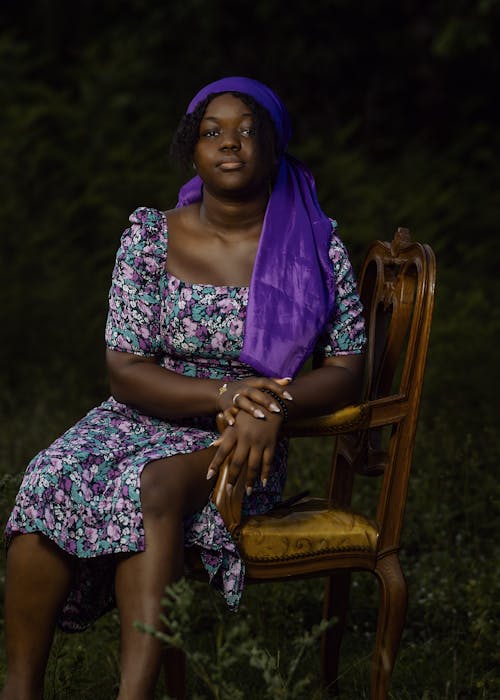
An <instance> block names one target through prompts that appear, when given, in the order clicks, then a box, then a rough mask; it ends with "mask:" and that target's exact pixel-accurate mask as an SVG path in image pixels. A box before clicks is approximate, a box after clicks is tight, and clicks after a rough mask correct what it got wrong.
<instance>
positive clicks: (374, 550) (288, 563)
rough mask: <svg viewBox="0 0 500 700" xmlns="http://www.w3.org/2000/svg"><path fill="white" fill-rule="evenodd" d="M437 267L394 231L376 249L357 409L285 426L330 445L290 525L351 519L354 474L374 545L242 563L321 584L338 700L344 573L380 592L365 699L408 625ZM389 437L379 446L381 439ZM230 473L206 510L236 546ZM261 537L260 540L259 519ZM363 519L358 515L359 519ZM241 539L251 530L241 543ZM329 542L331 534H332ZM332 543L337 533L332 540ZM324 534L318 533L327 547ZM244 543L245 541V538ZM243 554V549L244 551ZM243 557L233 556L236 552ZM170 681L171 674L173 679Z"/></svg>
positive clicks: (266, 576) (325, 643) (385, 677)
mask: <svg viewBox="0 0 500 700" xmlns="http://www.w3.org/2000/svg"><path fill="white" fill-rule="evenodd" d="M435 277H436V263H435V257H434V253H433V251H432V249H431V248H430V247H429V246H428V245H424V244H421V243H417V242H412V241H411V238H410V234H409V231H408V230H407V229H403V228H399V229H398V230H397V231H396V234H395V236H394V239H393V241H392V242H390V243H388V242H382V241H376V242H374V243H373V244H372V245H371V246H370V248H369V250H368V252H367V254H366V257H365V260H364V263H363V265H362V269H361V272H360V275H359V281H358V288H359V292H360V296H361V299H362V302H363V304H364V313H365V318H366V324H367V334H368V348H367V355H366V358H367V359H366V372H365V376H366V379H365V385H364V390H363V397H362V401H361V403H360V404H359V405H356V406H349V407H347V408H344V409H341V410H339V411H336V412H335V413H332V414H330V415H325V416H318V417H315V418H308V419H305V420H300V421H297V422H294V423H293V424H289V425H287V426H286V430H285V433H286V435H288V436H289V437H293V438H296V437H311V436H330V437H335V438H336V447H335V449H334V456H333V460H332V469H331V478H330V484H329V489H328V496H327V498H326V499H315V500H314V501H311V502H310V503H307V502H305V501H299V503H297V504H295V505H293V506H291V507H290V508H289V512H288V514H287V518H288V519H289V520H290V522H291V523H292V528H293V519H294V517H295V515H296V513H297V511H299V510H300V509H301V508H303V507H304V505H305V506H306V507H307V508H312V511H315V510H317V509H318V508H323V509H326V510H327V511H328V512H329V513H330V514H332V513H333V514H338V513H340V514H341V515H345V514H347V515H349V517H355V518H358V514H355V513H354V512H351V511H350V504H351V497H352V492H353V484H354V478H355V475H356V474H358V475H365V476H378V477H379V478H380V482H381V483H380V488H379V493H378V502H377V504H376V512H375V514H374V517H372V518H371V520H370V521H369V522H370V525H369V526H367V527H368V529H370V531H371V535H372V536H373V537H372V540H371V541H372V544H371V545H369V546H367V547H364V548H358V547H349V546H338V545H332V546H331V547H329V548H328V547H327V548H326V549H324V548H323V550H321V551H314V547H312V550H311V552H310V553H309V554H305V555H304V553H303V552H301V554H300V556H299V555H297V554H296V553H295V554H294V553H293V552H291V554H290V555H287V556H281V555H279V556H276V557H269V556H267V557H262V558H259V555H258V554H257V555H256V556H252V557H250V558H249V557H246V556H245V553H244V551H242V556H243V558H244V559H245V566H246V581H247V582H248V583H263V582H266V581H272V580H291V579H298V578H306V577H310V576H318V575H323V576H325V577H326V588H325V597H324V606H323V618H324V619H329V618H331V617H332V616H333V617H336V618H337V620H338V622H337V624H335V625H334V626H333V627H330V628H329V629H328V630H327V631H326V632H325V633H324V634H323V637H322V642H321V661H322V675H323V682H324V684H325V685H326V686H327V687H328V688H329V689H330V690H332V691H333V693H334V694H338V682H337V679H338V668H339V654H340V645H341V640H342V635H343V632H344V629H345V624H346V615H347V605H348V599H349V590H350V578H351V572H352V571H370V572H371V573H372V574H374V575H375V576H376V578H377V580H378V583H379V611H378V620H377V629H376V639H375V648H374V653H373V659H372V672H371V684H370V698H371V700H385V699H386V698H387V697H388V689H389V684H390V681H391V676H392V671H393V668H394V664H395V660H396V655H397V652H398V648H399V644H400V639H401V634H402V631H403V626H404V623H405V619H406V610H407V599H408V593H407V584H406V580H405V577H404V574H403V571H402V569H401V565H400V561H399V548H400V538H401V529H402V525H403V517H404V511H405V503H406V496H407V491H408V481H409V475H410V468H411V463H412V456H413V447H414V439H415V433H416V428H417V419H418V412H419V406H420V398H421V392H422V385H423V378H424V369H425V362H426V356H427V348H428V342H429V334H430V327H431V319H432V311H433V302H434V286H435ZM384 429H385V431H386V433H387V432H388V437H387V438H386V439H385V441H383V440H382V439H381V435H382V431H383V430H384ZM227 477H228V471H227V467H226V465H225V466H224V467H223V468H222V469H221V472H220V474H219V478H218V481H217V484H216V487H215V490H214V494H213V501H214V503H215V505H216V506H217V508H218V510H219V512H220V513H221V515H222V517H223V519H224V521H225V523H226V525H227V528H228V530H229V531H230V533H231V534H232V536H233V537H234V538H235V540H236V541H237V542H240V543H243V542H244V541H245V537H246V541H251V536H252V535H251V527H250V526H251V524H252V517H250V518H246V519H243V520H242V516H241V508H242V500H243V495H244V489H245V474H244V473H241V474H240V478H239V479H238V481H237V483H236V485H235V487H234V489H233V491H232V493H231V494H230V495H229V494H228V493H227V491H226V488H225V487H226V483H227ZM255 517H257V518H260V520H259V528H261V529H263V530H262V531H265V528H266V523H267V522H271V521H270V520H266V517H269V518H272V513H270V514H266V515H264V516H254V519H255ZM359 517H362V516H359ZM246 530H249V531H250V534H249V535H248V536H246V535H245V533H246ZM330 534H332V533H330ZM333 534H335V533H333ZM327 535H328V533H325V537H326V538H327ZM249 538H250V539H249ZM243 549H244V548H243ZM240 551H241V547H240ZM174 675H175V674H174ZM169 687H170V692H172V691H173V692H175V688H177V692H178V695H175V697H183V694H182V681H181V680H180V679H177V681H176V680H175V678H172V677H171V678H170V681H169Z"/></svg>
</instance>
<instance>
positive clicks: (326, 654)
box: [321, 571, 351, 697]
mask: <svg viewBox="0 0 500 700" xmlns="http://www.w3.org/2000/svg"><path fill="white" fill-rule="evenodd" d="M350 589H351V574H350V572H349V571H336V572H335V573H333V574H331V575H330V576H329V577H328V578H327V579H326V583H325V598H324V604H323V619H324V620H330V619H331V618H335V620H336V621H335V624H334V625H333V626H332V627H329V628H328V629H327V630H326V632H324V633H323V635H322V637H321V671H322V681H323V685H324V687H325V688H326V689H327V692H328V696H329V697H337V696H338V695H339V687H338V676H339V659H340V646H341V644H342V637H343V635H344V630H345V626H346V618H347V605H348V602H349V592H350Z"/></svg>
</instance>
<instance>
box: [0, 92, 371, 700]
mask: <svg viewBox="0 0 500 700" xmlns="http://www.w3.org/2000/svg"><path fill="white" fill-rule="evenodd" d="M289 137H290V123H289V117H288V113H287V111H286V108H285V107H284V105H283V104H282V103H281V101H280V99H279V98H278V97H277V96H276V95H275V94H274V93H273V92H272V91H271V90H270V89H269V88H268V87H266V86H265V85H263V84H262V83H259V82H257V81H254V80H251V79H247V78H225V79H222V80H220V81H216V82H215V83H212V84H210V85H208V86H206V87H205V88H203V89H202V90H201V91H200V92H199V93H198V94H197V95H196V97H195V98H194V99H193V101H192V102H191V104H190V105H189V107H188V110H187V114H186V115H185V117H184V119H183V121H182V122H181V125H180V127H179V129H178V131H177V133H176V136H175V137H174V142H173V151H174V153H176V154H177V155H178V156H181V157H184V159H186V158H187V159H188V160H189V161H190V162H192V166H193V167H194V169H195V171H196V175H195V177H194V178H192V179H191V180H190V181H189V182H188V183H186V185H184V186H183V188H181V191H180V193H179V202H178V206H177V207H176V208H175V209H174V210H171V211H168V212H166V213H163V212H160V211H158V210H156V209H147V208H141V209H138V210H136V211H135V212H134V213H133V214H132V215H131V217H130V222H131V226H130V227H129V228H127V229H126V231H125V232H124V234H123V236H122V240H121V246H120V249H119V251H118V254H117V259H116V264H115V268H114V272H113V279H112V286H111V291H110V299H109V315H108V322H107V327H106V343H107V365H108V370H109V377H110V384H111V392H112V396H111V397H110V398H109V399H108V400H107V401H105V402H104V403H103V404H101V406H99V407H97V408H95V409H93V410H91V411H90V412H89V413H88V415H87V416H86V417H85V418H83V419H82V420H81V421H80V422H79V423H77V424H76V425H75V426H74V427H72V428H71V429H70V430H69V431H68V432H67V433H65V435H63V436H62V437H61V438H59V439H58V440H56V441H55V443H54V444H53V445H51V446H50V447H49V448H48V449H47V450H44V451H42V452H41V453H40V454H39V455H37V456H36V457H35V458H34V460H32V462H31V463H30V465H29V467H28V470H27V472H26V475H25V479H24V481H23V484H22V486H21V489H20V492H19V494H18V497H17V500H16V504H15V507H14V510H13V512H12V514H11V517H10V519H9V522H8V525H7V537H8V542H9V548H8V556H7V589H6V621H7V623H6V631H7V655H8V666H9V670H8V676H7V680H6V684H5V687H4V690H3V693H2V695H1V698H2V699H3V700H12V699H13V698H20V697H22V698H29V699H31V698H33V699H35V698H36V699H38V698H41V697H42V689H43V677H44V670H45V665H46V662H47V658H48V654H49V649H50V645H51V641H52V637H53V633H54V628H55V625H56V622H58V623H59V625H60V626H61V627H62V628H63V629H66V630H79V629H84V628H85V627H86V626H88V625H89V624H90V623H91V622H92V621H93V620H94V619H96V618H97V617H98V616H99V615H101V614H103V613H104V612H105V611H106V610H108V609H109V608H110V607H111V606H112V605H114V604H115V603H116V605H117V607H118V611H119V614H120V622H121V640H120V642H121V645H120V649H121V655H120V660H121V682H120V690H119V696H118V697H119V698H120V700H125V699H127V700H131V699H136V698H137V699H139V698H140V699H141V700H144V699H145V698H151V697H153V693H154V687H155V684H156V680H157V676H158V673H159V668H160V665H161V649H160V647H159V645H158V642H157V641H156V640H155V639H153V638H152V637H151V636H149V635H144V634H141V633H140V632H138V631H137V630H136V629H135V628H134V626H133V623H134V621H137V620H140V621H143V622H145V623H148V624H153V625H156V624H158V615H159V612H160V599H161V596H162V592H163V590H164V587H165V586H166V585H167V584H169V583H171V582H173V581H175V580H177V579H178V578H179V577H180V576H181V575H182V572H183V552H184V547H185V546H194V547H197V548H198V550H199V551H200V554H201V557H202V561H203V563H204V565H205V567H206V569H207V571H208V573H209V576H210V578H211V580H212V582H213V583H214V585H216V586H217V587H218V589H219V590H220V591H221V593H222V594H223V595H224V597H225V598H226V600H227V603H228V605H229V606H230V607H232V608H233V609H236V608H237V606H238V602H239V598H240V596H241V591H242V585H243V578H244V570H243V565H242V562H241V560H240V558H239V555H238V551H237V549H236V547H235V544H234V542H233V541H232V540H231V537H230V535H229V533H228V532H227V530H226V528H225V526H224V523H223V521H222V519H221V517H220V515H219V513H218V512H217V511H216V509H215V507H214V505H213V504H212V503H211V501H210V493H211V491H212V489H213V486H214V483H215V479H216V475H217V473H218V470H219V467H220V466H221V464H222V462H223V461H224V459H225V458H226V457H227V456H228V455H229V454H230V453H231V452H232V451H233V456H232V457H231V467H230V473H231V477H230V479H229V482H230V483H229V486H228V488H231V484H233V483H234V482H235V480H236V476H237V474H238V473H239V471H240V470H241V469H242V468H244V467H245V466H247V478H246V483H247V493H246V498H245V503H244V509H245V511H246V512H248V513H257V512H264V511H266V510H268V509H269V508H271V507H272V506H273V505H274V504H275V503H276V502H278V501H279V500H280V497H281V493H282V490H283V486H284V481H285V475H286V474H285V472H286V445H285V443H284V441H282V440H280V439H279V431H280V427H281V425H282V423H283V421H284V420H286V419H288V418H292V417H299V416H301V415H305V414H307V415H311V414H312V413H318V414H319V413H322V412H325V411H330V410H333V409H337V408H339V407H341V406H343V405H346V404H348V403H349V402H352V401H355V400H356V399H357V396H358V392H359V388H360V381H361V375H362V367H363V357H362V351H363V347H364V342H365V337H364V330H363V320H362V315H361V305H360V302H359V299H358V297H357V294H356V291H355V283H354V280H353V275H352V271H351V266H350V263H349V259H348V256H347V253H346V251H345V248H344V247H343V245H342V243H341V242H340V241H339V239H338V238H337V236H336V233H335V229H336V224H335V222H333V221H332V220H330V219H329V218H328V217H327V216H326V215H325V214H324V213H323V212H322V210H321V208H320V206H319V204H318V202H317V199H316V193H315V187H314V181H313V179H312V176H311V174H310V173H309V171H308V170H307V169H306V168H305V166H303V165H302V164H301V163H300V162H298V161H296V160H295V159H293V158H292V157H291V156H289V155H288V154H286V152H285V149H286V145H287V142H288V139H289ZM167 253H168V254H167ZM314 348H316V353H317V356H318V358H319V366H318V367H317V369H314V370H312V371H309V372H302V373H300V375H299V370H300V369H301V368H302V366H303V364H304V363H305V362H306V360H307V358H308V357H309V356H310V355H311V352H312V351H313V349H314ZM219 413H220V414H223V416H224V418H225V420H226V425H227V427H226V428H225V430H224V431H223V433H222V434H221V435H220V436H219V435H218V433H217V431H216V427H215V417H216V415H217V414H219Z"/></svg>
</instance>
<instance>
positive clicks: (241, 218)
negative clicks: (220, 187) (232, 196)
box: [200, 191, 268, 234]
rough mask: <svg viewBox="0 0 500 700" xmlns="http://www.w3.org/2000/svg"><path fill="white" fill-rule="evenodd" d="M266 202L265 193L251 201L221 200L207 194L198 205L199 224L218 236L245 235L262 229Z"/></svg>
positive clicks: (204, 194) (205, 193)
mask: <svg viewBox="0 0 500 700" xmlns="http://www.w3.org/2000/svg"><path fill="white" fill-rule="evenodd" d="M267 202H268V196H267V193H266V194H265V195H262V196H261V197H258V198H254V199H252V200H251V201H235V200H229V199H226V200H223V199H219V198H217V197H214V196H213V195H211V194H210V193H209V192H206V191H205V192H204V193H203V200H202V201H201V203H200V223H201V224H202V225H203V226H204V227H206V228H207V229H211V230H213V231H216V232H218V233H219V234H224V233H228V234H232V233H238V232H241V233H246V232H249V231H254V230H255V229H256V228H258V229H259V231H260V229H261V228H262V222H263V220H264V216H265V213H266V208H267Z"/></svg>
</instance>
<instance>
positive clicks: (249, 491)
mask: <svg viewBox="0 0 500 700" xmlns="http://www.w3.org/2000/svg"><path fill="white" fill-rule="evenodd" d="M245 491H246V492H247V496H251V495H252V491H253V488H252V487H251V486H247V487H246V489H245Z"/></svg>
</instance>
